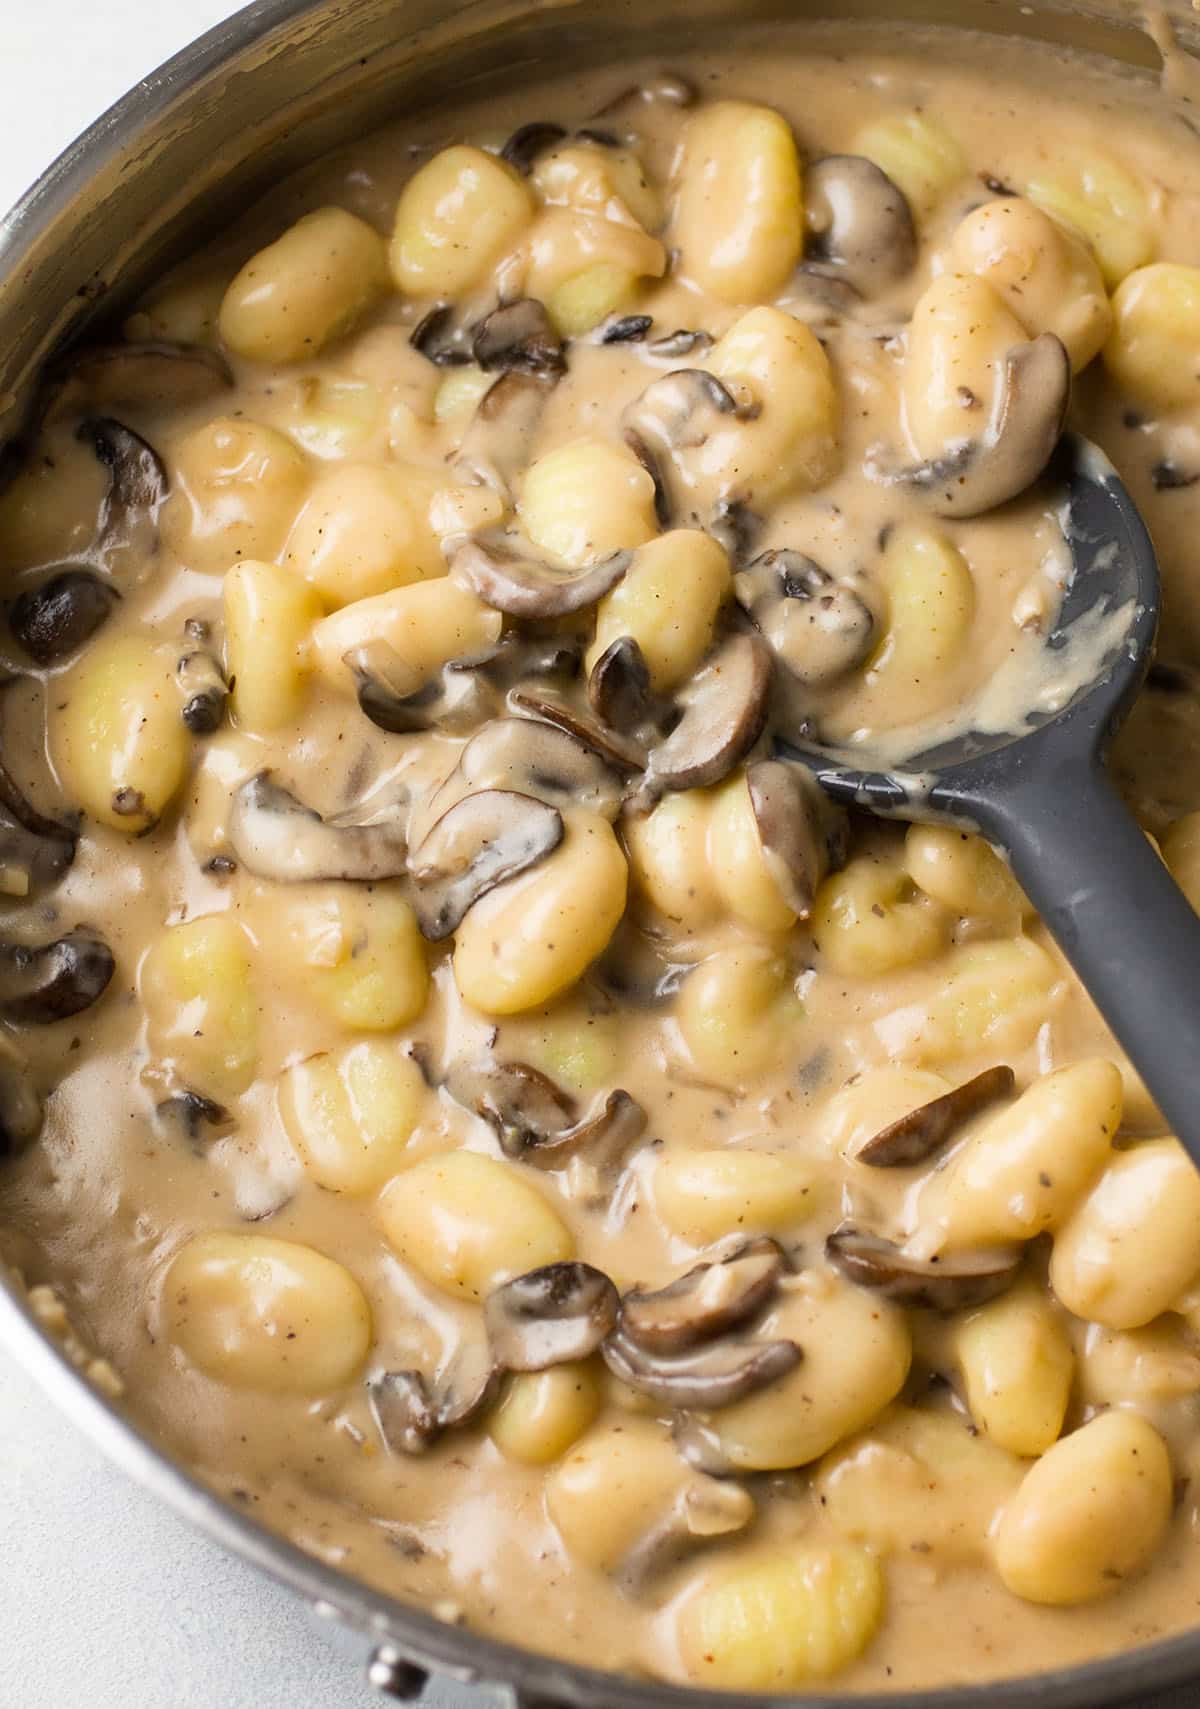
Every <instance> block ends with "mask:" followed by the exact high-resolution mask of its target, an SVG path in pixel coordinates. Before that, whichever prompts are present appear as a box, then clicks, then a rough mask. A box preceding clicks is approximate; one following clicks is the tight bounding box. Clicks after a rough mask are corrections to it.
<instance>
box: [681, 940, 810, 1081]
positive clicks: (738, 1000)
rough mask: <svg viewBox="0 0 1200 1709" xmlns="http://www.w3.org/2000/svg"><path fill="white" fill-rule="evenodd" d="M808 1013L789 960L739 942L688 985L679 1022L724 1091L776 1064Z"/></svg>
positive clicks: (704, 1070)
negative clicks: (784, 1047)
mask: <svg viewBox="0 0 1200 1709" xmlns="http://www.w3.org/2000/svg"><path fill="white" fill-rule="evenodd" d="M803 1013H804V1009H803V1005H802V1003H801V1001H800V999H799V998H798V997H797V995H796V993H795V990H794V987H793V983H792V978H791V969H790V967H789V965H788V963H787V960H786V959H785V958H784V957H783V956H782V955H779V954H777V953H776V952H775V951H773V950H771V949H768V948H766V947H765V946H762V945H759V944H752V943H733V944H731V945H730V946H729V947H728V948H726V949H722V950H719V951H718V952H717V953H716V954H715V955H710V956H709V957H708V958H707V960H705V961H702V962H701V963H700V965H699V966H698V967H696V968H695V969H694V970H693V971H692V972H691V973H689V974H688V976H687V978H686V979H685V980H684V982H683V986H682V989H681V990H680V993H679V999H678V1002H677V1005H676V1018H677V1020H678V1023H679V1031H680V1033H681V1035H682V1037H683V1042H684V1044H685V1045H686V1046H687V1052H688V1056H689V1057H690V1059H691V1062H692V1064H693V1066H694V1067H695V1068H696V1069H697V1071H698V1072H699V1073H700V1074H702V1075H703V1076H704V1077H705V1078H706V1079H709V1080H714V1081H716V1083H717V1084H718V1085H720V1086H741V1085H744V1084H745V1083H746V1081H747V1080H748V1079H750V1078H752V1077H753V1076H754V1075H755V1074H759V1073H761V1072H762V1070H763V1069H764V1068H765V1067H766V1066H767V1064H768V1063H769V1062H771V1061H773V1060H775V1058H776V1056H777V1054H778V1052H779V1050H780V1048H781V1047H782V1045H783V1042H784V1040H785V1039H786V1038H787V1037H788V1035H789V1033H790V1032H793V1031H794V1029H795V1026H796V1023H797V1021H799V1020H800V1019H801V1017H802V1016H803Z"/></svg>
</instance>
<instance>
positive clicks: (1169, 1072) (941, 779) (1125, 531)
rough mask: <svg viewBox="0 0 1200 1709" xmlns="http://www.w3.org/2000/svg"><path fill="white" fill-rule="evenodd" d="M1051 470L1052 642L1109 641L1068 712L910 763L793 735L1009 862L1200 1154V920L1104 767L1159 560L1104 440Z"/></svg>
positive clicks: (1129, 691) (1084, 445)
mask: <svg viewBox="0 0 1200 1709" xmlns="http://www.w3.org/2000/svg"><path fill="white" fill-rule="evenodd" d="M1051 478H1052V479H1054V480H1056V481H1058V482H1059V483H1061V486H1062V489H1063V491H1064V495H1065V500H1066V506H1067V517H1068V525H1067V534H1068V541H1069V545H1070V548H1071V556H1072V560H1073V565H1074V573H1073V576H1072V579H1071V582H1070V585H1069V588H1068V590H1067V593H1066V596H1065V598H1064V601H1063V605H1062V609H1061V611H1060V613H1059V618H1058V623H1057V626H1056V627H1055V629H1054V630H1053V631H1052V633H1050V634H1049V635H1048V636H1047V637H1046V641H1045V646H1046V648H1047V650H1048V652H1049V653H1050V654H1051V655H1053V658H1052V659H1051V660H1050V661H1048V663H1049V664H1051V665H1052V666H1053V667H1054V668H1055V669H1056V670H1059V671H1061V670H1062V669H1063V668H1066V669H1067V670H1069V669H1070V661H1071V648H1072V646H1073V645H1074V646H1075V648H1076V657H1077V659H1078V658H1079V657H1081V656H1086V651H1087V650H1090V649H1091V648H1092V647H1094V645H1095V637H1096V635H1097V633H1098V632H1099V633H1102V634H1104V636H1105V638H1106V640H1107V642H1108V645H1107V646H1106V647H1105V648H1104V651H1103V653H1102V655H1101V656H1100V657H1099V658H1097V659H1096V661H1095V663H1096V669H1095V670H1094V671H1093V672H1091V673H1090V674H1089V680H1087V681H1085V682H1083V683H1082V684H1081V686H1079V687H1078V688H1077V689H1076V691H1075V693H1074V694H1073V696H1072V697H1071V698H1070V700H1069V701H1068V702H1067V703H1066V704H1065V705H1064V706H1062V707H1061V709H1060V710H1057V711H1054V712H1046V711H1044V710H1041V709H1031V710H1029V711H1028V712H1027V713H1026V715H1025V716H1024V718H1023V719H1021V718H1018V719H1014V720H1013V723H1014V724H1019V726H1020V727H1019V728H1014V729H1010V730H1005V731H1004V732H1002V733H998V734H997V733H983V732H981V731H978V730H971V731H968V732H967V733H966V734H964V735H961V736H956V737H955V738H954V739H953V740H951V741H946V742H943V743H941V744H940V745H939V746H937V747H935V748H929V749H926V750H925V751H923V752H918V753H914V754H912V755H910V756H908V757H906V759H905V760H904V763H903V766H902V767H895V766H893V767H891V768H890V769H884V768H883V767H882V766H880V767H879V768H878V769H876V768H875V767H874V766H873V765H872V763H871V756H870V754H869V752H863V751H860V750H850V749H845V748H841V749H835V748H832V747H822V746H820V745H818V744H817V743H814V742H811V741H808V740H805V741H802V742H796V743H791V742H789V743H788V744H787V748H788V751H789V752H790V753H792V754H794V755H795V756H796V757H798V758H800V759H802V760H803V761H804V762H805V763H806V764H807V765H808V766H809V767H810V768H811V769H812V770H813V771H814V772H815V774H816V776H817V778H818V779H819V780H820V782H821V784H822V785H823V787H824V788H825V789H826V790H827V791H828V792H829V794H830V795H832V796H834V797H835V798H836V799H837V800H839V801H843V802H847V803H850V802H853V803H855V804H857V805H858V806H861V807H867V808H870V809H871V810H872V811H873V812H876V813H883V814H888V815H891V816H894V817H897V818H901V819H916V820H921V821H930V822H935V823H936V822H938V821H941V822H946V821H951V822H953V823H954V824H956V825H959V826H961V827H962V828H963V829H970V830H975V831H978V832H979V833H980V834H981V835H983V836H984V837H986V838H987V840H988V842H990V843H991V844H992V845H993V846H994V847H996V848H997V849H999V850H1000V851H1001V852H1002V853H1003V854H1004V855H1005V856H1006V857H1007V859H1008V861H1009V864H1010V865H1011V867H1012V870H1013V872H1014V874H1015V875H1016V877H1017V879H1018V881H1019V882H1020V884H1021V886H1022V888H1023V889H1024V891H1025V894H1026V895H1027V896H1028V897H1029V900H1030V901H1031V902H1032V903H1033V905H1034V907H1035V908H1036V909H1037V911H1038V913H1039V914H1040V915H1041V917H1042V919H1043V920H1044V921H1045V923H1046V925H1047V926H1048V927H1049V929H1050V931H1051V932H1052V933H1053V934H1054V937H1055V938H1056V939H1057V940H1058V943H1059V946H1060V947H1061V949H1062V951H1063V953H1064V955H1066V957H1067V959H1068V960H1069V961H1070V963H1071V965H1072V967H1073V968H1074V969H1075V971H1076V973H1077V974H1078V975H1079V977H1080V979H1081V980H1082V981H1083V983H1084V985H1085V986H1086V987H1087V989H1088V991H1089V992H1090V994H1091V996H1092V998H1093V999H1094V1001H1095V1003H1096V1005H1097V1007H1098V1008H1099V1010H1100V1012H1101V1014H1102V1015H1103V1016H1104V1018H1105V1020H1106V1021H1107V1022H1108V1024H1109V1026H1110V1027H1111V1028H1112V1031H1113V1033H1114V1034H1115V1035H1116V1037H1117V1039H1119V1041H1120V1043H1121V1044H1122V1045H1123V1046H1124V1048H1125V1050H1126V1051H1127V1052H1128V1054H1129V1057H1130V1060H1131V1061H1132V1062H1133V1064H1134V1066H1135V1068H1137V1070H1138V1072H1139V1073H1140V1074H1141V1076H1142V1078H1143V1079H1144V1080H1145V1082H1146V1085H1147V1086H1148V1087H1149V1089H1150V1092H1151V1094H1152V1095H1153V1097H1154V1099H1155V1100H1156V1102H1157V1103H1158V1106H1159V1108H1160V1109H1161V1111H1162V1113H1163V1115H1164V1116H1165V1117H1166V1119H1167V1121H1168V1122H1169V1123H1170V1124H1171V1127H1172V1129H1173V1131H1174V1132H1175V1133H1176V1134H1177V1135H1178V1137H1179V1139H1180V1141H1181V1142H1182V1143H1183V1145H1184V1146H1185V1147H1186V1148H1187V1150H1188V1151H1189V1152H1190V1154H1191V1156H1192V1157H1193V1159H1194V1160H1195V1161H1196V1162H1197V1163H1198V1164H1200V917H1198V916H1197V915H1196V914H1195V913H1194V912H1193V910H1192V907H1191V905H1190V904H1189V903H1188V901H1187V899H1186V898H1185V897H1184V895H1183V893H1182V891H1181V890H1180V889H1179V887H1178V885H1176V883H1175V881H1174V880H1173V879H1172V878H1171V876H1170V874H1169V873H1168V871H1167V869H1166V867H1165V866H1164V865H1163V863H1162V861H1161V860H1160V859H1159V858H1158V856H1157V855H1156V854H1155V852H1154V849H1153V848H1152V847H1151V845H1150V843H1149V842H1148V841H1147V839H1146V836H1145V833H1144V832H1143V831H1142V830H1141V828H1140V827H1139V826H1138V824H1137V822H1136V821H1135V820H1134V818H1133V817H1132V815H1131V814H1130V813H1129V811H1128V809H1127V808H1126V807H1125V805H1124V804H1123V802H1122V801H1121V799H1120V797H1119V796H1118V795H1117V793H1116V790H1115V789H1114V788H1113V785H1112V781H1111V779H1110V778H1109V776H1108V773H1107V771H1106V769H1105V766H1104V759H1105V755H1106V753H1107V751H1108V748H1109V746H1110V744H1111V742H1112V738H1113V736H1114V735H1115V734H1116V731H1117V729H1118V728H1119V726H1120V724H1121V721H1122V720H1123V718H1124V717H1125V715H1126V713H1127V712H1128V711H1129V708H1130V706H1131V705H1132V703H1133V700H1134V697H1135V696H1136V694H1137V692H1138V689H1139V688H1140V687H1141V685H1142V682H1143V680H1144V679H1145V675H1146V671H1147V669H1148V668H1149V665H1150V660H1151V656H1152V653H1153V648H1154V638H1155V632H1156V630H1157V627H1158V607H1159V578H1158V563H1157V561H1156V559H1155V556H1154V548H1153V546H1152V544H1151V541H1150V536H1149V534H1148V533H1147V532H1146V527H1145V524H1144V523H1143V522H1142V519H1141V517H1140V516H1139V514H1138V511H1137V509H1136V507H1135V505H1134V503H1133V500H1132V499H1131V498H1130V496H1129V494H1128V492H1127V491H1126V490H1125V488H1124V486H1123V485H1122V484H1121V482H1120V480H1119V479H1118V478H1117V476H1116V474H1115V472H1114V471H1113V469H1112V467H1111V465H1110V464H1109V463H1108V461H1107V459H1106V458H1105V457H1104V455H1103V453H1101V452H1100V451H1098V450H1097V449H1096V447H1095V446H1093V445H1091V444H1089V443H1088V442H1087V441H1086V440H1082V439H1079V438H1076V437H1074V436H1068V437H1067V438H1066V439H1064V440H1063V442H1062V444H1061V446H1060V447H1059V450H1058V452H1057V453H1056V456H1055V460H1054V463H1053V464H1052V466H1051ZM1105 620H1107V621H1105ZM1101 626H1102V627H1101ZM1193 1051H1195V1052H1196V1055H1195V1056H1193V1054H1192V1052H1193Z"/></svg>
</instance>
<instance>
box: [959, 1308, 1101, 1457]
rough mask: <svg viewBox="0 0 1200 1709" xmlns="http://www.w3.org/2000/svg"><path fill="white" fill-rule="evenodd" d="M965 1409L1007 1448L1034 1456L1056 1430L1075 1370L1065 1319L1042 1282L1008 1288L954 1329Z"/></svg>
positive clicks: (1052, 1438) (1056, 1435) (1049, 1442)
mask: <svg viewBox="0 0 1200 1709" xmlns="http://www.w3.org/2000/svg"><path fill="white" fill-rule="evenodd" d="M954 1348H955V1353H956V1356H957V1359H958V1366H959V1370H960V1371H961V1373H962V1378H963V1384H964V1387H965V1390H966V1400H967V1406H968V1407H969V1408H970V1412H971V1417H972V1418H973V1419H974V1420H975V1423H976V1424H977V1425H978V1426H979V1428H980V1429H981V1430H982V1431H983V1432H984V1434H985V1435H986V1436H987V1437H988V1438H989V1439H990V1440H991V1441H993V1442H995V1443H996V1444H997V1445H998V1446H999V1447H1001V1448H1007V1449H1008V1451H1009V1453H1011V1454H1019V1455H1022V1456H1023V1457H1025V1458H1027V1459H1034V1458H1036V1457H1037V1456H1038V1455H1039V1454H1044V1453H1045V1452H1046V1450H1047V1449H1048V1448H1050V1447H1052V1446H1053V1444H1054V1443H1055V1442H1056V1441H1057V1440H1058V1438H1059V1435H1060V1434H1061V1432H1062V1427H1063V1420H1064V1418H1065V1417H1066V1413H1067V1402H1068V1400H1069V1399H1070V1396H1071V1384H1072V1382H1073V1381H1074V1377H1075V1355H1074V1351H1073V1349H1072V1347H1071V1340H1070V1337H1069V1335H1068V1334H1067V1330H1066V1327H1065V1325H1064V1323H1063V1320H1062V1318H1061V1316H1060V1315H1059V1313H1058V1312H1056V1311H1055V1309H1054V1305H1053V1302H1052V1301H1051V1300H1049V1299H1048V1298H1047V1296H1046V1294H1045V1293H1044V1292H1043V1290H1042V1289H1041V1288H1040V1287H1036V1286H1033V1285H1030V1286H1025V1287H1018V1288H1014V1289H1013V1290H1012V1291H1011V1292H1010V1293H1007V1294H1004V1295H1003V1296H1002V1297H1001V1298H1000V1299H997V1300H992V1301H991V1302H990V1304H988V1305H985V1306H983V1307H981V1309H980V1310H979V1311H976V1312H973V1313H972V1314H971V1315H970V1317H968V1318H967V1319H966V1321H965V1322H963V1323H962V1324H961V1325H960V1326H959V1328H958V1329H957V1330H956V1332H955V1335H954Z"/></svg>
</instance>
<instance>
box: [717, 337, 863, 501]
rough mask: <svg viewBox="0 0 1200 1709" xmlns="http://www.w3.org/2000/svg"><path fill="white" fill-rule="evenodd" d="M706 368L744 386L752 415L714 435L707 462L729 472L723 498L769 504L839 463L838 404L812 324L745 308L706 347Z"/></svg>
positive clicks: (808, 487)
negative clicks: (755, 412) (757, 410)
mask: <svg viewBox="0 0 1200 1709" xmlns="http://www.w3.org/2000/svg"><path fill="white" fill-rule="evenodd" d="M705 366H706V367H707V368H708V369H709V371H710V372H711V373H713V374H715V375H716V376H717V378H718V379H719V380H724V381H725V382H726V384H733V383H737V384H741V385H744V386H746V387H748V388H749V390H750V391H751V393H752V394H753V396H754V398H755V400H756V401H757V402H758V403H760V404H761V406H762V411H761V414H760V415H759V416H758V417H757V418H756V419H754V420H747V421H740V422H734V423H733V424H732V425H731V426H730V427H729V428H728V429H726V431H725V432H724V433H721V434H715V435H714V436H713V438H712V441H711V452H710V453H707V454H706V462H707V461H709V459H711V464H710V466H711V467H712V468H714V469H717V468H719V469H721V470H722V471H724V472H726V474H727V473H728V471H729V470H732V471H733V472H734V475H735V485H734V489H733V490H731V493H730V497H732V498H735V499H736V498H746V499H748V500H750V501H752V502H754V503H756V504H760V505H761V504H769V503H771V502H772V501H773V500H776V499H780V498H782V497H783V496H784V495H785V494H786V493H789V492H797V491H798V492H809V491H812V490H813V489H815V488H817V487H821V486H823V485H824V484H825V482H826V481H828V480H830V479H831V478H832V476H833V475H834V473H835V472H836V469H837V464H838V455H839V450H838V432H839V415H840V406H839V402H838V393H837V387H836V384H835V382H834V377H833V370H832V368H831V367H830V365H829V358H828V357H827V356H826V354H825V352H824V350H823V349H822V347H821V344H820V341H819V340H818V338H817V336H816V334H815V333H814V332H813V331H812V330H811V328H809V327H807V326H805V325H804V324H803V323H802V322H800V321H798V320H793V318H792V316H791V315H789V314H785V313H784V312H783V311H782V309H776V308H770V307H767V306H763V307H760V308H755V309H750V310H749V311H748V312H747V313H746V314H744V315H743V316H742V317H741V319H740V320H738V321H735V322H734V324H733V326H731V327H730V329H729V331H728V332H727V333H726V334H725V335H724V337H722V338H720V339H719V340H718V341H717V343H716V344H715V345H714V346H713V348H712V350H711V351H710V352H709V355H708V359H707V361H706V363H705Z"/></svg>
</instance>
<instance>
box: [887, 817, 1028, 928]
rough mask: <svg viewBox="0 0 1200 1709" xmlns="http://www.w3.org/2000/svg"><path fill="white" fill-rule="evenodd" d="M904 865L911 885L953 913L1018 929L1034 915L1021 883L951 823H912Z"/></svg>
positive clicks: (986, 848) (978, 842)
mask: <svg viewBox="0 0 1200 1709" xmlns="http://www.w3.org/2000/svg"><path fill="white" fill-rule="evenodd" d="M904 864H905V867H906V868H907V870H908V876H909V877H910V878H911V879H912V881H913V883H914V884H915V885H917V886H918V888H919V889H921V890H923V891H924V892H925V894H926V896H931V897H932V898H933V900H934V901H935V902H940V903H941V904H942V906H943V907H944V908H949V909H950V910H951V911H952V912H953V913H955V914H975V915H981V916H982V917H983V918H984V919H985V920H995V921H996V922H997V924H1000V925H1006V926H1012V927H1016V926H1019V924H1020V922H1021V920H1022V919H1024V918H1025V917H1027V916H1028V915H1030V914H1032V912H1033V910H1032V909H1031V908H1030V906H1029V903H1028V901H1027V900H1026V897H1025V895H1024V893H1023V891H1022V890H1021V887H1020V885H1019V884H1018V883H1017V881H1016V879H1015V878H1014V877H1013V875H1012V873H1011V872H1010V871H1009V869H1008V867H1007V866H1006V865H1005V863H1004V861H1003V860H1001V858H1000V856H999V855H998V854H997V853H996V851H995V850H994V849H993V848H991V847H990V846H989V845H988V844H987V843H986V842H984V840H983V838H982V837H976V836H973V835H971V833H970V832H967V831H956V830H954V829H953V828H952V827H951V826H949V825H910V826H909V828H908V834H907V836H906V837H905V839H904Z"/></svg>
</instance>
